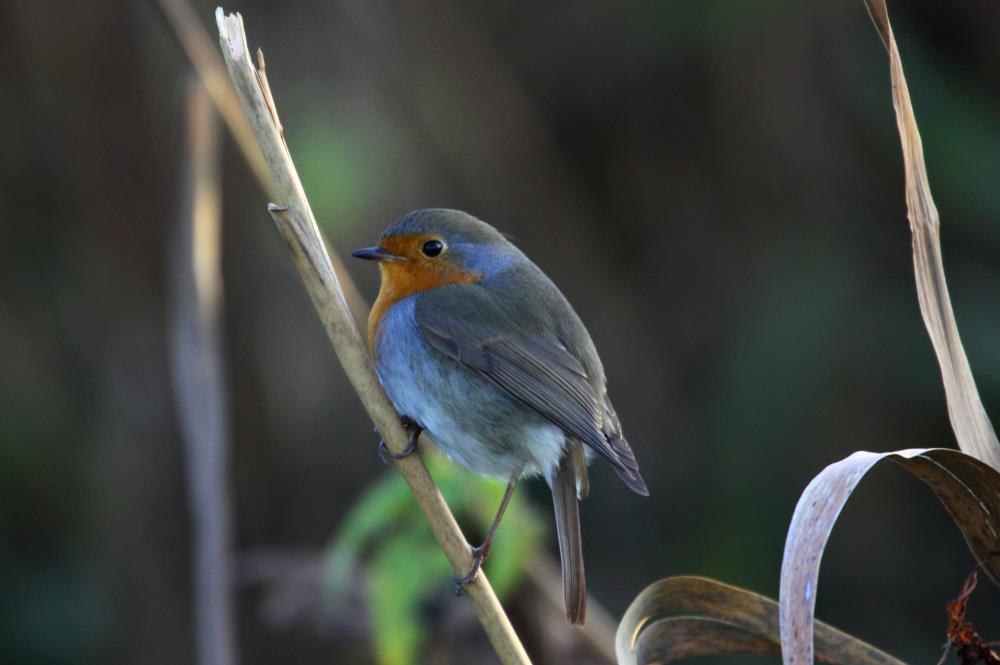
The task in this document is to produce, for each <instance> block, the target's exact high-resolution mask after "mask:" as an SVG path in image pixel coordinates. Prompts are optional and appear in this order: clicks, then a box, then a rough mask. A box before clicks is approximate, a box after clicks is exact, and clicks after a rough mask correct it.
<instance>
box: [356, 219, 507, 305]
mask: <svg viewBox="0 0 1000 665" xmlns="http://www.w3.org/2000/svg"><path fill="white" fill-rule="evenodd" d="M352 256H355V257H357V258H359V259H367V260H369V261H377V262H378V264H379V269H380V272H381V274H382V290H383V291H387V292H390V293H392V294H393V295H394V296H395V299H396V300H398V299H399V298H403V297H406V296H407V295H410V294H412V293H416V292H418V291H423V290H426V289H431V288H435V287H438V286H444V285H446V284H463V283H469V282H477V281H480V280H482V279H486V278H489V277H491V276H493V275H496V274H498V273H500V272H503V271H504V270H507V269H508V268H510V267H511V266H513V265H514V264H515V263H516V262H517V261H518V260H520V259H521V258H523V254H521V252H520V250H518V249H517V248H516V247H514V245H512V244H511V243H510V242H509V241H508V240H507V239H506V238H505V237H504V236H503V235H502V234H501V233H500V232H499V231H497V230H496V229H494V228H493V227H492V226H490V225H489V224H487V223H486V222H482V221H480V220H478V219H476V218H475V217H473V216H472V215H468V214H466V213H464V212H459V211H458V210H446V209H442V208H431V209H427V210H416V211H414V212H411V213H409V214H407V215H406V216H405V217H403V218H402V219H400V220H398V221H397V222H395V223H394V224H393V225H392V226H390V227H389V228H387V229H386V230H385V231H384V232H383V233H382V236H381V238H379V243H378V245H376V246H374V247H366V248H364V249H359V250H357V251H355V252H353V253H352ZM380 297H381V296H380Z"/></svg>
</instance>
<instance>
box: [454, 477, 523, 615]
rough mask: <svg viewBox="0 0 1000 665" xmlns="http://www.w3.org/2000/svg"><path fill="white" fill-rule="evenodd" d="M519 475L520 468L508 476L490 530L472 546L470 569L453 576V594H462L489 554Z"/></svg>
mask: <svg viewBox="0 0 1000 665" xmlns="http://www.w3.org/2000/svg"><path fill="white" fill-rule="evenodd" d="M520 476H521V470H520V469H518V470H517V471H515V472H514V473H512V474H511V476H510V482H509V483H507V489H506V490H504V493H503V498H502V499H501V500H500V508H499V509H497V514H496V517H494V518H493V524H491V525H490V530H489V531H487V532H486V540H484V541H483V544H482V545H480V546H479V547H473V548H472V570H470V571H469V573H468V574H467V575H465V576H464V577H457V578H455V595H456V596H461V595H462V587H463V586H465V585H466V584H469V583H471V582H472V581H473V580H475V579H476V576H477V575H479V569H480V568H482V567H483V561H486V557H488V556H489V555H490V547H492V546H493V538H494V536H496V535H497V528H498V527H499V526H500V520H502V519H503V514H504V513H505V512H507V505H508V504H510V498H511V497H512V496H514V488H515V487H517V479H518V478H520Z"/></svg>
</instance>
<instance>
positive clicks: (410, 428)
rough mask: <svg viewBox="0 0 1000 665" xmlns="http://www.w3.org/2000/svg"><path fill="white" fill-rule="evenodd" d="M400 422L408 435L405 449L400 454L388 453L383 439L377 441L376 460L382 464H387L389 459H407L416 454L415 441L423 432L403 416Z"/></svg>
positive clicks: (410, 419) (413, 422)
mask: <svg viewBox="0 0 1000 665" xmlns="http://www.w3.org/2000/svg"><path fill="white" fill-rule="evenodd" d="M400 420H401V421H402V423H403V429H405V430H406V433H407V434H408V435H409V438H408V439H407V441H406V449H405V450H403V452H401V453H393V452H389V448H388V446H386V445H385V439H379V442H378V458H379V459H380V460H382V464H388V463H389V458H390V457H391V458H392V459H397V460H398V459H403V458H405V457H409V456H410V455H412V454H413V453H415V452H417V439H419V438H420V433H421V432H423V431H424V429H423V428H422V427H421V426H420V425H418V424H417V423H416V421H415V420H413V419H412V418H410V417H409V416H403V417H402V418H401V419H400ZM375 431H376V432H377V431H378V430H377V429H376V430H375Z"/></svg>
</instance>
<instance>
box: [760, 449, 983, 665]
mask: <svg viewBox="0 0 1000 665" xmlns="http://www.w3.org/2000/svg"><path fill="white" fill-rule="evenodd" d="M885 459H890V460H892V461H893V462H895V463H897V464H898V465H900V466H901V467H903V468H904V469H906V470H907V471H909V472H910V473H912V474H913V475H914V476H916V477H917V478H919V479H920V480H922V481H923V482H924V483H925V484H926V485H927V486H928V487H930V488H931V490H933V491H934V493H935V494H936V495H937V497H938V499H940V500H941V503H943V504H944V506H945V508H947V509H948V512H949V513H950V514H951V516H952V519H954V520H955V523H956V524H957V525H958V527H959V529H961V531H962V535H963V536H965V541H966V543H967V544H968V546H969V549H970V550H972V553H973V554H974V555H975V557H976V559H977V560H978V561H979V563H980V564H981V565H982V567H983V570H984V571H985V572H986V573H987V574H988V575H989V576H990V578H991V579H992V580H993V581H994V582H997V581H998V580H1000V473H998V472H997V471H996V470H995V469H993V468H992V467H990V466H988V465H986V464H984V463H983V462H980V461H979V460H978V459H976V458H974V457H972V456H970V455H966V454H965V453H963V452H960V451H957V450H950V449H945V448H928V449H922V450H918V449H913V450H899V451H896V452H891V453H869V452H864V451H861V452H856V453H854V454H853V455H851V456H850V457H848V458H846V459H844V460H841V461H839V462H836V463H835V464H831V465H830V466H828V467H826V468H825V469H824V470H823V471H822V472H821V473H820V474H819V475H818V476H816V477H815V478H814V479H813V481H812V482H811V483H809V486H808V487H806V489H805V491H804V492H803V493H802V496H801V497H800V498H799V503H798V505H797V506H796V507H795V514H794V515H793V516H792V524H791V526H790V527H789V529H788V538H787V540H786V542H785V556H784V560H783V561H782V564H781V590H780V593H779V596H778V597H779V603H780V606H781V648H782V653H783V655H784V660H785V663H812V662H813V641H812V635H813V626H814V623H815V620H814V613H815V610H816V584H817V579H818V577H819V564H820V560H821V558H822V556H823V550H824V549H825V547H826V543H827V540H829V538H830V532H831V531H832V529H833V525H834V522H836V520H837V517H838V516H839V515H840V511H841V509H843V507H844V504H845V503H847V500H848V499H849V498H850V496H851V493H852V492H853V491H854V488H855V487H857V485H858V483H859V482H860V481H861V479H862V478H863V477H864V476H865V474H867V473H868V471H870V470H871V468H872V467H874V466H875V465H876V464H878V463H879V462H881V461H883V460H885Z"/></svg>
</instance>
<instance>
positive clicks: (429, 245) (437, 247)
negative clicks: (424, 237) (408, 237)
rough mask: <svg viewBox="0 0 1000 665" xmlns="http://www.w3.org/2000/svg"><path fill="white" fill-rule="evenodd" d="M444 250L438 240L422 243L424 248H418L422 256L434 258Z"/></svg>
mask: <svg viewBox="0 0 1000 665" xmlns="http://www.w3.org/2000/svg"><path fill="white" fill-rule="evenodd" d="M443 250H444V243H443V242H441V241H440V240H428V241H427V242H425V243H424V246H423V247H421V248H420V251H421V252H423V253H424V256H429V257H430V258H432V259H433V258H434V257H435V256H437V255H438V254H440V253H441V252H442V251H443Z"/></svg>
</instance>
